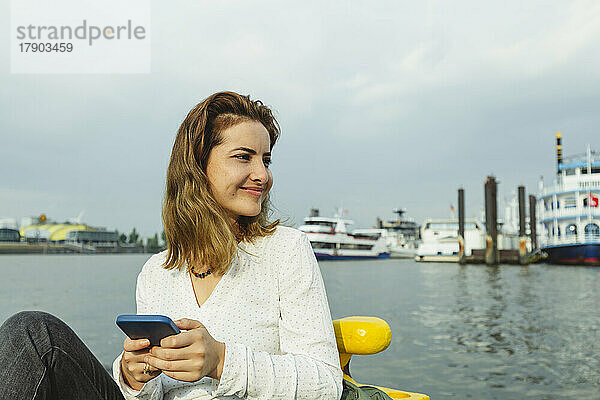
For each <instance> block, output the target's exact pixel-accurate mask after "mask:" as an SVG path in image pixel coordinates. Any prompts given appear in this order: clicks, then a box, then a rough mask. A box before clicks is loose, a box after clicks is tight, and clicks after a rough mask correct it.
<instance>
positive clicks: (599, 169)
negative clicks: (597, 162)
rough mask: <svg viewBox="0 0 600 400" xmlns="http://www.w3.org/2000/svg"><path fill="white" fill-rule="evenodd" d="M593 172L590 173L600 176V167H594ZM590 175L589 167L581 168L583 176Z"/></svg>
mask: <svg viewBox="0 0 600 400" xmlns="http://www.w3.org/2000/svg"><path fill="white" fill-rule="evenodd" d="M591 169H592V170H591V171H590V172H591V173H592V174H600V167H592V168H591ZM587 173H588V169H587V167H582V168H581V174H582V175H587Z"/></svg>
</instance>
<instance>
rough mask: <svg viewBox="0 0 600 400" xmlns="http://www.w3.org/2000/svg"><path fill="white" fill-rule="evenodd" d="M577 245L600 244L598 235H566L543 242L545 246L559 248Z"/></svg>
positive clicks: (599, 235)
mask: <svg viewBox="0 0 600 400" xmlns="http://www.w3.org/2000/svg"><path fill="white" fill-rule="evenodd" d="M577 243H581V244H583V243H600V234H595V233H580V234H577V235H566V236H562V237H558V238H549V239H548V238H546V239H545V240H544V241H543V244H544V245H545V246H561V245H567V244H577Z"/></svg>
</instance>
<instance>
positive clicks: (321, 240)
mask: <svg viewBox="0 0 600 400" xmlns="http://www.w3.org/2000/svg"><path fill="white" fill-rule="evenodd" d="M352 224H354V222H353V221H351V220H348V219H343V218H342V217H341V213H339V212H338V213H337V214H336V215H335V216H334V217H321V216H319V211H318V210H316V209H313V210H311V216H310V217H307V218H304V225H301V226H300V227H299V228H298V229H300V230H301V231H303V232H305V233H306V234H307V236H308V240H310V244H311V245H312V248H313V250H314V252H315V256H316V257H317V259H318V260H351V259H354V260H356V259H374V258H389V256H390V253H389V251H388V250H387V247H386V245H385V240H384V239H383V238H382V237H381V235H379V236H377V235H371V234H360V233H357V234H355V233H354V232H353V233H349V232H348V228H347V227H348V226H349V225H352Z"/></svg>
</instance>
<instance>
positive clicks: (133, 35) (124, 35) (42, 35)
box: [17, 19, 146, 46]
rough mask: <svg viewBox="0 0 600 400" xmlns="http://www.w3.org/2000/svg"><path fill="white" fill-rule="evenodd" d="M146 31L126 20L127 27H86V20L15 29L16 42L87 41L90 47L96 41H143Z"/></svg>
mask: <svg viewBox="0 0 600 400" xmlns="http://www.w3.org/2000/svg"><path fill="white" fill-rule="evenodd" d="M145 38H146V29H145V28H144V27H143V26H141V25H134V23H133V22H132V21H131V20H127V25H116V26H112V25H105V26H98V25H88V22H87V20H86V19H84V20H83V22H82V24H81V25H77V26H75V27H72V26H69V25H61V26H54V25H27V26H24V25H21V26H18V27H17V39H18V40H25V39H29V40H38V41H40V40H41V41H43V40H63V41H64V40H73V39H79V40H87V43H88V45H89V46H92V45H93V43H94V41H96V40H144V39H145Z"/></svg>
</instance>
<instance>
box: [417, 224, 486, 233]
mask: <svg viewBox="0 0 600 400" xmlns="http://www.w3.org/2000/svg"><path fill="white" fill-rule="evenodd" d="M425 229H434V230H438V231H457V230H458V223H454V222H444V223H442V222H428V223H427V224H425ZM467 229H477V226H476V225H475V223H473V222H465V230H467Z"/></svg>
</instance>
